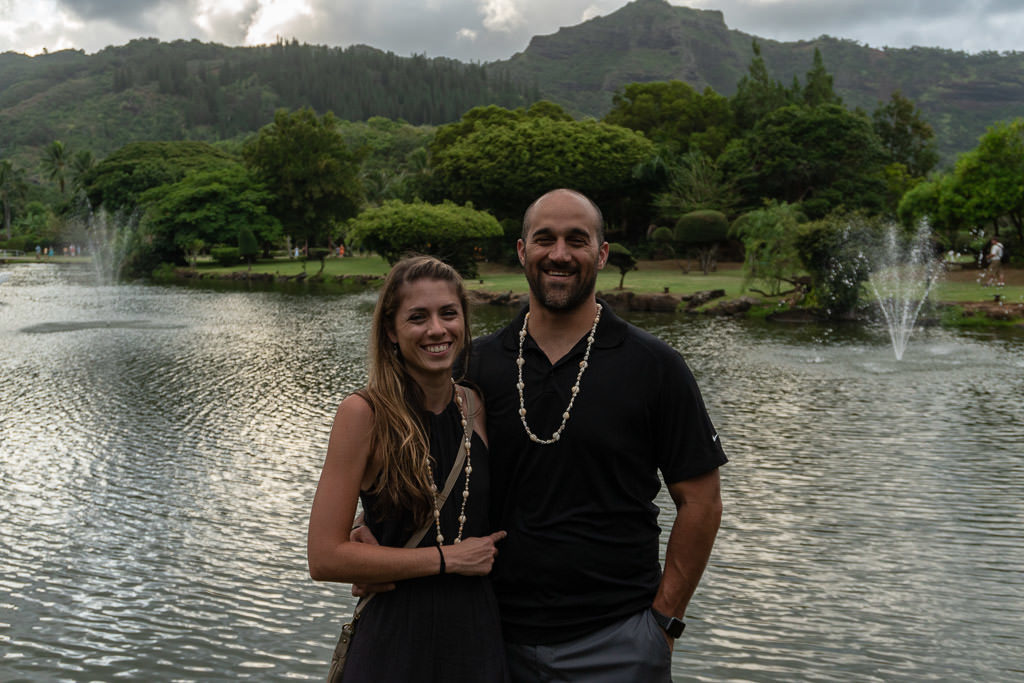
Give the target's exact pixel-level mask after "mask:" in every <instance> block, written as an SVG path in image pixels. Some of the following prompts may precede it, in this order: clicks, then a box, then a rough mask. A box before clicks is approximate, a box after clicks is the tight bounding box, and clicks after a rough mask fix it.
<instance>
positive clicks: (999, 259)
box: [985, 237, 1006, 287]
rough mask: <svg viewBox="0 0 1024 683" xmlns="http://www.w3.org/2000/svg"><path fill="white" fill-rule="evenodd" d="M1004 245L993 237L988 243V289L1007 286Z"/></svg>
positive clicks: (986, 283)
mask: <svg viewBox="0 0 1024 683" xmlns="http://www.w3.org/2000/svg"><path fill="white" fill-rule="evenodd" d="M1003 254H1004V249H1003V243H1002V242H1000V241H999V240H998V239H997V238H995V237H993V238H992V239H991V240H990V241H989V243H988V270H987V271H986V280H985V286H986V287H992V286H997V287H1002V286H1004V285H1005V284H1006V281H1005V276H1004V275H1003Z"/></svg>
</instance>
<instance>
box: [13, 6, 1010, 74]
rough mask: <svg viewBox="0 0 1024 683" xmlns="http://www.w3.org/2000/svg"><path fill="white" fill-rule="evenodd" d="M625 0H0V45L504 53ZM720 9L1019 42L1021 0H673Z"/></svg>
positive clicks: (926, 41) (761, 21)
mask: <svg viewBox="0 0 1024 683" xmlns="http://www.w3.org/2000/svg"><path fill="white" fill-rule="evenodd" d="M628 1H629V0H130V1H129V0H0V52H3V51H5V50H14V51H16V52H26V53H29V54H36V53H38V52H40V51H42V49H43V48H44V47H45V48H47V49H49V50H50V51H54V50H58V49H63V48H68V47H73V48H81V49H84V50H86V51H87V52H95V51H97V50H100V49H102V48H103V47H105V46H107V45H122V44H124V43H127V42H128V41H130V40H132V39H133V38H144V37H156V38H160V39H161V40H167V41H171V40H176V39H179V38H181V39H185V40H188V39H191V38H198V39H199V40H205V41H215V42H219V43H224V44H227V45H246V44H248V45H252V44H261V43H268V42H273V41H274V39H275V38H276V37H277V36H281V37H283V38H286V39H291V38H293V37H294V38H296V39H298V40H299V41H302V42H309V43H320V44H327V45H341V46H346V45H351V44H355V43H363V44H367V45H372V46H374V47H378V48H380V49H383V50H391V51H393V52H395V53H396V54H401V55H408V54H412V53H417V54H421V53H425V54H429V55H432V56H441V55H443V56H448V57H454V58H457V59H464V60H492V59H506V58H508V57H510V56H511V55H512V54H514V53H515V52H517V51H520V50H523V49H524V48H525V47H526V46H527V44H528V43H529V41H530V39H531V38H532V37H533V36H535V35H547V34H551V33H554V32H555V31H557V30H558V28H559V27H562V26H572V25H574V24H578V23H580V22H582V21H587V20H589V19H592V18H594V17H597V16H599V15H600V16H608V15H609V14H611V13H612V12H614V11H616V10H618V9H620V8H621V7H622V6H623V5H625V4H626V3H627V2H628ZM670 2H671V3H672V4H674V5H679V6H687V7H693V8H697V9H712V10H720V11H721V12H722V13H723V15H724V17H725V22H726V24H727V25H728V26H729V28H733V29H738V30H740V31H743V32H745V33H750V34H753V35H756V36H760V37H763V38H770V39H774V40H806V39H813V38H816V37H817V36H819V35H821V34H823V33H827V34H829V35H832V36H835V37H839V38H849V39H852V40H857V41H860V42H862V43H867V44H870V45H873V46H876V47H881V46H884V45H889V46H893V47H910V46H911V45H924V46H942V47H947V48H950V49H954V50H967V51H971V52H974V51H979V50H997V51H1001V50H1012V49H1018V50H1019V49H1022V46H1024V8H1022V6H1021V5H1022V2H1021V0H985V1H984V2H982V1H981V0H976V1H975V2H963V0H927V1H925V0H909V1H907V2H893V0H828V2H825V1H824V0H670Z"/></svg>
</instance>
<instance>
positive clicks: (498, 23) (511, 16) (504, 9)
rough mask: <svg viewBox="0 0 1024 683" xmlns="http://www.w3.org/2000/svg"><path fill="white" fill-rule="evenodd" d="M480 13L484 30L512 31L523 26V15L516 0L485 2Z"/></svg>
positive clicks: (491, 0)
mask: <svg viewBox="0 0 1024 683" xmlns="http://www.w3.org/2000/svg"><path fill="white" fill-rule="evenodd" d="M480 12H481V14H483V15H484V20H483V24H484V28H486V29H488V30H490V31H506V32H507V31H511V30H512V29H514V28H518V27H519V26H522V25H523V15H522V13H521V12H520V11H519V8H518V7H517V6H516V2H515V0H483V2H482V3H481V5H480Z"/></svg>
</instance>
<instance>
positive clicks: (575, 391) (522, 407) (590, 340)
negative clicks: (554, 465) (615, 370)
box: [516, 304, 601, 445]
mask: <svg viewBox="0 0 1024 683" xmlns="http://www.w3.org/2000/svg"><path fill="white" fill-rule="evenodd" d="M600 320H601V304H598V305H597V315H595V316H594V324H593V325H592V326H591V328H590V334H589V335H587V350H586V352H585V353H584V354H583V360H581V361H580V371H579V372H578V373H576V384H574V385H572V393H571V395H570V396H569V405H567V406H566V407H565V412H564V413H562V424H560V425H559V426H558V429H556V430H555V433H554V434H552V435H551V438H550V439H542V438H540V437H539V436H537V435H536V434H534V433H533V432H532V431H531V430H530V425H528V424H527V423H526V403H525V401H524V400H523V390H524V389H525V388H526V384H524V383H523V365H525V364H526V361H525V360H523V342H525V341H526V323H528V322H529V321H530V312H529V311H527V312H526V317H525V318H523V329H521V330H519V357H518V358H516V365H517V366H518V370H519V381H518V382H516V388H517V389H518V390H519V419H520V421H521V422H522V423H523V429H525V430H526V435H527V436H529V437H530V441H533V442H534V443H539V444H544V445H550V444H553V443H555V442H556V441H558V440H559V439H561V438H562V432H563V431H565V423H567V422H568V421H569V413H570V411H572V404H573V403H575V402H576V396H578V395H579V393H580V380H581V379H583V371H584V370H586V369H587V361H589V360H590V347H592V346H593V345H594V333H595V332H597V323H598V321H600Z"/></svg>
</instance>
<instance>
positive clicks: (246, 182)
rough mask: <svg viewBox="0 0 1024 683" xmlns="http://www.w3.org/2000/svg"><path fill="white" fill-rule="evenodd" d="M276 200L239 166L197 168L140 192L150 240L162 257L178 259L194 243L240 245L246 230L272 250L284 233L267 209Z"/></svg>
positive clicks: (150, 243)
mask: <svg viewBox="0 0 1024 683" xmlns="http://www.w3.org/2000/svg"><path fill="white" fill-rule="evenodd" d="M273 200H274V195H273V194H272V193H270V192H269V191H267V189H266V188H265V187H263V186H262V185H261V184H260V183H259V182H258V181H256V180H255V179H254V178H253V177H252V175H251V174H250V173H249V171H248V170H247V169H246V168H245V167H244V166H242V165H241V164H237V163H236V164H235V165H234V167H232V168H226V169H218V170H213V171H195V172H192V173H189V174H188V175H186V176H185V177H184V178H182V179H181V180H179V181H178V182H175V183H170V184H167V185H161V186H159V187H155V188H153V189H151V190H148V191H147V192H145V193H144V194H143V195H142V204H143V205H144V206H146V207H147V208H146V215H145V220H144V223H143V230H144V233H145V234H146V236H147V239H146V241H147V242H148V244H149V248H150V249H151V250H152V251H154V252H159V255H160V260H163V261H176V260H178V259H179V258H180V255H179V254H178V253H177V252H184V253H187V252H189V251H190V249H191V245H193V244H194V243H195V242H196V241H201V242H202V243H203V244H204V245H205V244H237V240H238V235H239V234H240V232H241V231H243V230H251V231H252V233H253V234H254V235H255V237H256V239H257V240H259V242H260V243H261V244H262V245H263V246H264V248H268V247H269V246H271V245H273V244H275V243H276V242H277V241H279V240H280V239H281V237H282V233H281V224H280V222H278V220H277V219H276V218H274V217H273V216H271V215H270V214H269V211H268V205H269V204H270V203H271V202H273ZM175 257H178V258H175Z"/></svg>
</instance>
